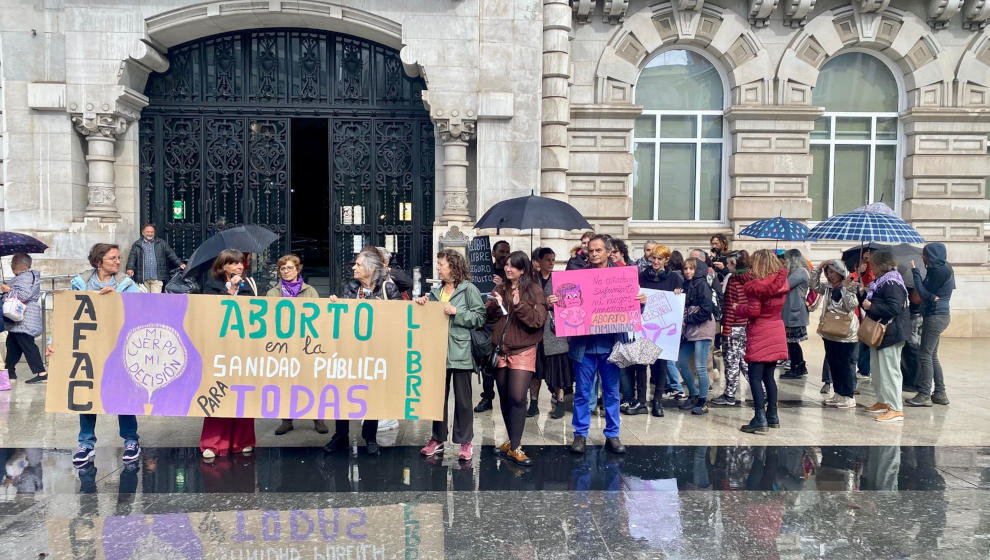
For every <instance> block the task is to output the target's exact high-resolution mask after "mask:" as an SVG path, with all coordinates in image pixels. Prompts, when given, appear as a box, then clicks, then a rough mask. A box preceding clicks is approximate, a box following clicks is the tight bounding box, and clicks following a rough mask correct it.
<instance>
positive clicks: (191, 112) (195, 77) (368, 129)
mask: <svg viewBox="0 0 990 560" xmlns="http://www.w3.org/2000/svg"><path fill="white" fill-rule="evenodd" d="M168 57H169V59H170V61H171V63H172V65H171V67H170V69H169V71H168V72H167V73H165V74H153V75H152V76H151V77H150V78H149V80H148V86H147V88H146V93H147V94H148V96H149V97H150V99H151V104H150V105H149V106H148V107H147V108H146V109H144V111H143V114H142V118H141V121H140V126H139V136H140V143H141V146H140V163H139V175H140V180H141V191H140V192H141V196H140V204H141V216H142V219H145V220H149V221H154V222H156V223H159V224H162V227H161V228H160V229H161V231H162V233H163V235H164V236H165V237H166V239H168V241H169V242H170V243H171V244H172V246H173V247H175V249H176V251H177V252H178V253H179V254H180V256H182V257H186V258H188V257H189V255H190V254H192V251H193V250H194V249H195V248H196V247H197V246H198V245H199V243H201V242H202V240H203V239H205V238H206V237H208V236H210V235H212V234H213V233H215V232H216V231H219V230H222V229H226V228H229V227H233V226H235V225H240V224H244V223H250V224H260V225H264V226H265V227H268V228H270V229H272V230H273V231H275V232H276V233H278V234H279V235H280V239H279V241H278V242H277V243H276V244H274V245H273V246H272V247H271V248H270V249H269V251H267V252H266V253H264V254H263V255H260V256H257V257H256V259H255V261H254V262H253V263H252V264H253V267H254V270H253V274H255V276H256V277H258V280H259V284H264V282H265V281H267V280H270V279H273V278H274V275H275V270H274V260H275V259H277V257H278V256H279V255H280V254H281V253H282V252H284V251H288V248H289V243H290V241H291V239H290V238H291V232H292V216H291V208H292V203H291V200H292V193H291V191H290V188H289V184H290V177H292V176H293V175H292V169H291V157H289V156H290V150H291V146H290V141H289V138H290V137H291V134H290V132H291V129H292V126H293V124H292V123H293V121H292V119H293V118H294V117H303V118H308V119H312V118H325V119H327V121H328V130H329V135H330V139H329V142H328V146H329V152H330V153H328V154H327V159H328V164H329V167H330V184H329V185H327V188H328V189H329V199H330V206H329V209H328V213H329V216H327V231H328V237H329V241H330V248H331V252H330V254H331V262H330V263H329V265H330V275H331V280H332V282H334V281H336V282H340V281H343V280H344V279H345V278H346V277H347V276H349V274H350V263H351V262H352V261H353V259H354V249H355V248H356V247H360V246H364V245H376V246H384V247H386V248H388V249H390V250H391V251H392V253H393V254H394V256H393V264H394V266H401V267H403V268H405V269H407V270H408V269H411V268H412V267H414V266H422V267H424V274H425V275H426V276H429V275H430V263H431V262H432V254H433V248H432V224H433V219H434V204H435V199H434V193H433V189H434V150H435V147H434V137H433V134H434V132H433V124H432V122H431V121H430V120H429V117H428V115H427V114H426V111H425V110H424V108H423V105H422V101H421V99H422V90H423V89H424V84H423V82H422V80H420V79H412V78H408V77H406V76H405V75H404V73H403V71H402V65H401V62H400V61H399V58H398V53H397V52H396V51H394V50H392V49H388V48H386V47H383V46H381V45H376V44H373V43H369V42H367V41H363V40H360V39H356V38H353V37H348V36H344V35H339V34H334V33H329V32H323V31H313V30H278V31H270V30H263V31H243V32H237V33H229V34H224V35H218V36H215V37H211V38H208V39H203V40H200V41H197V42H193V43H189V44H186V45H180V46H178V47H174V48H173V49H171V50H170V51H169V53H168ZM175 201H181V202H182V203H183V205H184V208H185V217H184V218H180V219H173V218H172V214H171V208H172V204H173V202H175ZM312 264H313V266H314V267H318V266H321V265H325V264H326V263H312Z"/></svg>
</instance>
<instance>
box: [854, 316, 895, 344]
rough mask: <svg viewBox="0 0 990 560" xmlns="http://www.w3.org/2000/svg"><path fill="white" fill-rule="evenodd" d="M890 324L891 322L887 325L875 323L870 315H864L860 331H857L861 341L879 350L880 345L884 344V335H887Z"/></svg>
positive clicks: (860, 323)
mask: <svg viewBox="0 0 990 560" xmlns="http://www.w3.org/2000/svg"><path fill="white" fill-rule="evenodd" d="M889 323H890V321H887V322H886V323H881V322H880V321H875V320H874V319H872V318H871V317H870V316H869V315H867V314H866V313H863V318H862V319H861V320H860V322H859V331H857V335H858V336H859V341H860V342H862V343H863V344H865V345H867V346H869V347H870V348H878V347H879V346H880V343H882V342H883V335H884V334H886V332H887V325H888V324H889Z"/></svg>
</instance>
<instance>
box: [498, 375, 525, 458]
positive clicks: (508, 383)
mask: <svg viewBox="0 0 990 560" xmlns="http://www.w3.org/2000/svg"><path fill="white" fill-rule="evenodd" d="M532 377H533V372H531V371H526V370H522V369H509V368H498V369H497V370H495V386H496V387H498V400H499V406H500V407H501V408H502V421H503V422H505V431H507V432H509V445H510V446H511V448H512V449H519V442H520V440H521V439H522V433H523V428H525V427H526V405H527V404H528V403H527V402H526V397H527V393H528V392H529V382H530V379H532Z"/></svg>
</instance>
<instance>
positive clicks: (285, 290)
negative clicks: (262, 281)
mask: <svg viewBox="0 0 990 560" xmlns="http://www.w3.org/2000/svg"><path fill="white" fill-rule="evenodd" d="M302 285H303V281H302V278H300V277H296V281H295V282H286V281H285V280H279V287H280V288H281V290H282V297H296V296H298V295H299V292H300V291H301V290H302Z"/></svg>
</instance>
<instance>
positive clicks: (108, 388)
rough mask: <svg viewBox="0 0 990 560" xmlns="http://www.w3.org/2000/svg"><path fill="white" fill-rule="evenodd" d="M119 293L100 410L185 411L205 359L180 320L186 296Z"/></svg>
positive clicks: (159, 413) (160, 413)
mask: <svg viewBox="0 0 990 560" xmlns="http://www.w3.org/2000/svg"><path fill="white" fill-rule="evenodd" d="M121 298H122V299H123V303H124V324H123V326H122V327H121V329H120V335H119V336H118V338H117V345H116V347H115V348H114V350H113V352H111V353H110V357H109V358H107V361H106V363H105V364H104V365H103V377H102V379H101V381H100V397H101V399H102V400H103V410H104V412H106V413H108V414H154V415H156V416H185V415H186V414H187V413H188V412H189V405H190V403H191V402H192V401H193V399H194V396H195V394H196V391H197V390H198V389H199V385H200V380H201V379H202V376H203V360H202V358H201V357H200V355H199V352H198V351H197V350H196V347H195V346H193V343H192V341H191V340H190V339H189V336H188V335H187V334H186V331H185V327H184V325H183V323H184V321H185V317H186V309H187V308H188V304H189V303H188V299H187V296H185V295H181V294H154V295H152V294H121ZM149 404H150V405H151V406H150V410H148V407H146V405H149Z"/></svg>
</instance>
